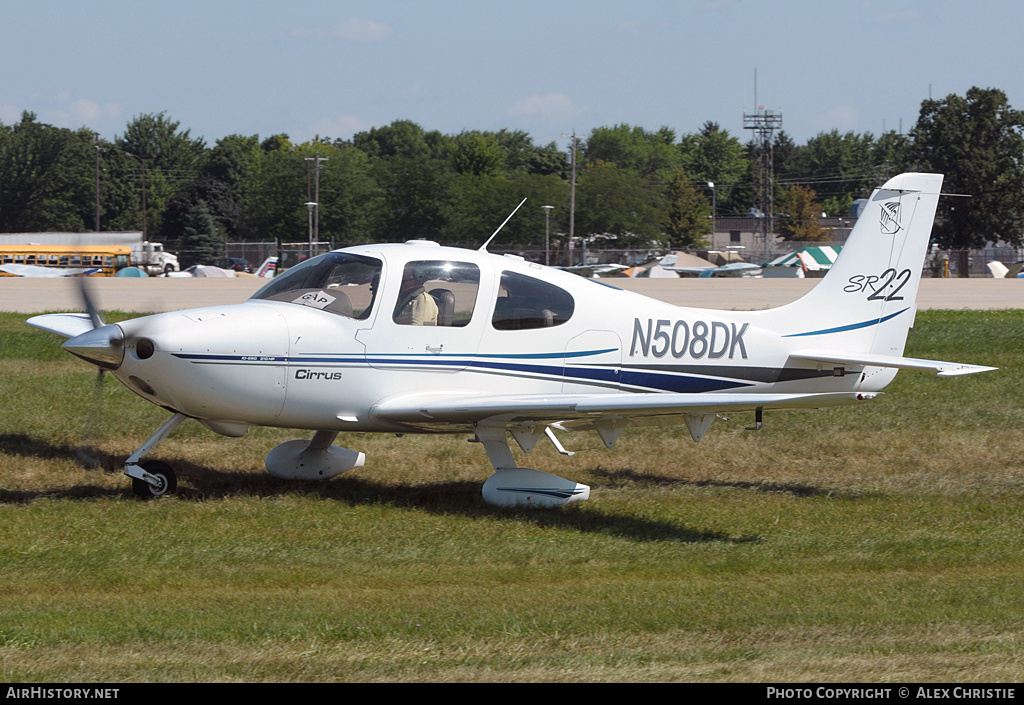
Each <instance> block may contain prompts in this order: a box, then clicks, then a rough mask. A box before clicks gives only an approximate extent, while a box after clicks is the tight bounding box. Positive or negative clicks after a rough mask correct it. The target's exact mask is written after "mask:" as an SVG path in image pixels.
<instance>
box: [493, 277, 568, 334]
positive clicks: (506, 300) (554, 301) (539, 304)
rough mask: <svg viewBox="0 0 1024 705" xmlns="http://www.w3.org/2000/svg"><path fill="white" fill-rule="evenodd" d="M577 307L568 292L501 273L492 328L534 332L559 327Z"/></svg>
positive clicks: (545, 283)
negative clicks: (537, 329) (538, 329)
mask: <svg viewBox="0 0 1024 705" xmlns="http://www.w3.org/2000/svg"><path fill="white" fill-rule="evenodd" d="M575 307H576V302H575V301H573V298H572V296H571V295H570V294H569V292H567V291H565V290H563V289H560V288H558V287H557V286H555V285H553V284H548V283H547V282H545V281H541V280H540V279H534V278H533V277H528V276H525V275H523V274H516V273H515V272H502V274H501V285H500V288H499V289H498V299H497V301H496V302H495V304H494V316H492V317H491V325H493V326H494V328H495V329H497V330H532V329H534V328H550V327H552V326H559V325H561V324H563V323H565V322H566V321H568V320H569V319H570V318H571V317H572V312H573V310H574V309H575Z"/></svg>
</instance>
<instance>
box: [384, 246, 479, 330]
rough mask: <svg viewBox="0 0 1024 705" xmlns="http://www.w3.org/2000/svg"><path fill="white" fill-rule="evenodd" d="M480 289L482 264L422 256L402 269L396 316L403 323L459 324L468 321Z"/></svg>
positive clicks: (453, 326) (406, 324) (397, 320)
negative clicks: (419, 259)
mask: <svg viewBox="0 0 1024 705" xmlns="http://www.w3.org/2000/svg"><path fill="white" fill-rule="evenodd" d="M479 289H480V268H479V267H477V266H476V265H475V264H470V263H469V262H451V261H446V260H423V261H416V262H409V263H408V264H407V265H406V266H405V269H404V270H402V285H401V288H400V290H399V292H398V301H397V302H396V303H395V310H394V314H393V318H394V321H395V323H398V324H399V325H403V326H443V327H452V328H458V327H461V326H465V325H468V324H469V321H470V320H471V319H472V318H473V308H474V307H475V306H476V295H477V291H479Z"/></svg>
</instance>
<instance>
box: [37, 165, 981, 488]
mask: <svg viewBox="0 0 1024 705" xmlns="http://www.w3.org/2000/svg"><path fill="white" fill-rule="evenodd" d="M941 185H942V176H941V175H937V174H903V175H900V176H897V177H895V178H893V179H891V180H890V181H889V182H888V183H886V184H885V185H884V186H882V187H881V188H879V189H877V190H876V191H875V192H874V194H873V195H872V196H871V198H870V202H869V205H868V206H867V208H866V209H865V211H864V213H863V214H862V215H861V217H860V219H859V220H858V221H857V225H856V227H855V229H854V230H853V232H852V233H851V235H850V237H849V239H848V241H847V243H846V246H845V247H844V248H843V251H842V254H841V256H840V257H839V259H838V261H837V262H836V263H835V266H834V267H833V268H832V270H831V271H830V272H829V273H828V275H827V276H826V277H825V278H824V279H822V281H821V282H820V283H819V284H818V286H817V287H816V288H815V289H814V290H813V291H811V292H810V293H808V294H807V295H806V296H804V297H803V298H801V299H799V300H798V301H796V302H794V303H791V304H788V305H786V306H782V307H780V308H776V309H770V310H763V311H717V310H702V309H692V308H684V307H679V306H673V305H671V304H667V303H663V302H660V301H656V300H653V299H649V298H646V297H644V296H641V295H638V294H635V293H631V292H627V291H622V290H620V289H617V288H615V287H612V286H608V285H606V284H602V283H600V282H599V281H594V280H588V279H583V278H581V277H578V276H576V275H574V274H570V273H567V272H562V271H558V270H555V269H551V268H548V267H543V266H540V265H537V264H531V263H530V262H527V261H524V260H522V259H520V258H517V257H509V256H498V255H492V254H489V253H488V252H486V244H485V245H484V246H483V247H481V248H480V250H477V251H469V250H464V249H455V248H448V247H440V246H438V245H437V244H435V243H431V242H423V241H419V242H408V243H406V244H404V245H363V246H359V247H351V248H347V249H344V250H337V251H334V252H330V253H326V254H323V255H320V256H318V257H314V258H312V259H310V260H308V261H306V262H304V263H302V264H301V265H299V266H297V267H294V268H292V269H290V270H288V271H286V272H285V273H283V274H282V275H280V276H278V277H277V278H276V279H274V280H273V281H272V282H270V283H269V284H267V285H266V286H264V287H263V288H262V289H260V290H259V291H258V292H257V293H256V294H255V295H254V296H253V297H252V298H251V299H249V300H248V301H246V302H245V303H241V304H235V305H226V306H215V307H210V308H200V309H192V310H185V311H178V312H174V313H162V314H158V315H153V316H145V317H141V318H136V319H133V320H128V321H125V322H123V323H117V324H110V325H104V323H103V321H102V320H101V319H100V317H99V314H98V313H97V311H96V310H95V306H93V305H91V304H90V303H89V301H88V298H87V299H86V307H87V309H88V310H89V313H88V314H87V315H83V314H50V315H43V316H38V317H35V318H32V319H31V320H29V321H28V323H29V324H30V325H33V326H36V327H38V328H42V329H44V330H49V331H53V332H55V333H59V334H62V335H64V336H67V337H69V338H70V340H68V341H66V342H65V343H64V345H63V347H64V348H65V349H66V350H68V351H69V352H71V353H73V354H74V355H77V356H78V357H81V358H83V359H85V360H87V361H89V362H91V363H93V364H95V365H97V366H98V367H100V368H101V369H103V370H109V371H110V372H111V373H112V374H113V375H114V376H115V377H117V378H118V379H119V380H120V381H121V382H122V383H123V384H124V385H125V386H127V387H128V388H129V389H131V390H132V391H133V392H135V393H136V394H138V395H139V396H141V397H142V398H143V399H146V400H147V401H150V402H152V403H154V404H157V405H159V406H161V407H163V408H165V409H167V411H168V412H170V413H171V417H170V419H169V420H168V421H167V422H166V423H165V424H164V425H163V426H162V427H161V428H160V429H159V430H158V431H157V432H156V433H154V434H153V435H152V436H151V437H150V438H149V439H148V440H147V441H146V442H145V443H143V444H142V446H140V447H139V449H138V450H137V451H135V452H134V453H132V454H131V456H130V457H129V458H128V459H127V460H126V464H125V474H127V475H128V476H130V477H131V478H132V485H133V489H134V490H135V492H136V493H137V494H139V495H140V496H157V495H162V494H164V493H167V492H171V491H173V490H175V488H176V484H177V483H176V479H175V475H174V473H173V471H172V470H171V469H170V467H169V466H168V465H166V464H165V463H162V462H159V461H147V462H143V458H144V457H145V456H147V455H148V454H149V453H150V452H151V451H152V450H153V449H154V448H155V447H156V445H157V444H158V443H160V441H161V440H163V439H164V438H165V437H166V436H167V435H168V434H169V433H171V432H172V431H173V430H174V429H175V428H176V427H177V426H178V425H179V424H180V423H181V422H182V421H184V420H185V419H187V418H194V419H197V420H198V421H199V422H200V423H202V424H203V425H205V426H206V427H207V428H209V429H210V430H212V431H215V432H217V433H220V434H223V435H226V436H241V435H243V434H244V433H245V432H246V429H247V428H248V427H249V426H278V427H286V428H295V429H309V430H313V431H315V435H314V436H313V438H312V439H310V440H293V441H288V442H285V443H282V444H281V445H279V446H277V447H276V448H274V449H273V450H272V451H271V452H270V453H269V454H268V455H267V458H266V467H267V470H268V471H269V472H270V474H271V475H273V476H274V477H278V478H286V479H297V480H321V479H324V478H329V477H332V476H335V475H338V474H340V473H343V472H345V471H347V470H351V469H353V468H356V467H360V466H362V465H363V461H364V456H363V454H362V453H359V452H356V451H352V450H347V449H344V448H339V447H336V446H334V445H333V442H334V440H335V438H336V437H337V435H338V434H339V433H344V432H346V431H378V432H388V433H397V434H405V433H467V434H472V435H473V436H475V439H476V440H478V441H479V442H480V443H481V444H482V445H483V447H484V449H485V450H486V452H487V456H488V458H489V459H490V461H491V464H492V465H493V466H494V470H495V473H494V474H493V475H492V476H491V477H490V478H489V479H488V480H487V481H486V482H485V483H484V485H483V497H484V499H485V500H486V501H487V502H488V503H491V504H495V505H516V504H530V505H542V506H557V505H562V504H566V503H569V502H575V501H579V500H582V499H586V498H587V497H588V496H589V493H590V488H589V487H587V486H586V485H581V484H577V483H576V482H573V481H571V480H565V479H563V478H559V477H556V476H554V475H551V474H548V473H545V472H541V471H539V470H531V469H525V468H518V467H517V466H516V462H515V460H514V458H513V455H512V452H511V451H510V449H509V438H508V434H509V432H511V435H512V437H513V438H514V439H515V440H516V441H517V442H518V443H519V445H520V447H521V448H522V449H523V451H525V452H527V453H528V452H529V451H530V450H531V449H532V448H533V447H534V445H535V444H536V443H537V441H538V440H540V439H541V438H542V437H544V436H547V437H548V438H549V439H550V440H551V442H552V443H553V444H554V445H555V447H556V448H557V449H558V450H559V451H560V452H563V453H567V451H565V450H564V448H563V447H562V445H561V444H560V443H559V440H558V439H557V438H556V436H555V434H554V430H559V431H561V430H573V429H582V428H586V429H593V430H595V431H596V432H597V433H598V435H599V436H600V437H601V439H602V440H603V441H604V443H605V444H606V445H607V446H608V447H611V446H613V445H614V444H615V442H616V440H617V439H618V437H619V435H620V434H621V433H622V431H623V429H625V428H626V426H627V424H629V423H630V421H631V420H634V419H638V418H641V417H654V416H667V415H677V416H682V418H683V421H684V422H685V423H686V426H687V428H688V429H689V431H690V434H691V435H692V437H693V439H694V441H699V440H700V439H701V437H702V436H703V435H704V433H705V432H706V431H707V430H708V427H709V426H710V425H711V423H712V421H713V420H714V419H715V418H716V415H718V414H720V413H723V412H735V411H753V412H755V414H756V416H755V418H756V421H757V426H758V427H760V425H761V420H762V412H763V410H765V409H811V408H818V407H828V406H837V405H843V404H856V403H859V402H864V401H867V400H870V399H873V398H874V397H876V396H878V393H879V392H880V391H881V390H882V388H883V387H885V386H886V384H888V383H889V382H890V381H891V380H892V379H893V378H894V377H895V375H896V372H897V371H898V370H899V369H923V370H934V371H936V372H938V374H939V375H940V376H950V375H962V374H971V373H974V372H982V371H985V370H991V369H995V368H991V367H981V366H976V365H963V364H957V363H952V362H939V361H931V360H918V359H911V358H906V357H903V349H904V343H905V342H906V339H907V333H908V330H909V329H910V327H911V325H912V324H913V322H914V315H915V312H916V304H915V298H916V295H917V290H918V284H919V281H920V278H921V271H922V267H923V263H924V256H925V250H926V248H927V246H928V238H929V235H930V231H931V227H932V220H933V218H934V214H935V208H936V204H937V202H938V198H939V189H940V187H941ZM506 222H507V221H506ZM499 230H500V228H499ZM496 232H497V231H496ZM492 238H493V235H492Z"/></svg>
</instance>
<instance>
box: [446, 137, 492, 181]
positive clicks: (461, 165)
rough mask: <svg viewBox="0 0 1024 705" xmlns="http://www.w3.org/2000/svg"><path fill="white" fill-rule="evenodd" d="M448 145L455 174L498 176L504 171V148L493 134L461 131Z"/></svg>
mask: <svg viewBox="0 0 1024 705" xmlns="http://www.w3.org/2000/svg"><path fill="white" fill-rule="evenodd" d="M450 145H451V146H450V156H449V161H450V163H451V165H452V168H453V169H454V170H455V172H456V173H457V174H472V175H474V176H484V175H488V176H498V175H500V174H502V173H504V171H505V150H504V148H503V147H502V146H501V144H500V143H499V142H498V140H497V138H496V137H495V136H494V135H491V134H485V133H481V132H463V133H461V134H459V135H456V136H455V137H454V138H453V139H452V140H451V142H450Z"/></svg>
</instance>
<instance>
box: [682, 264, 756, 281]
mask: <svg viewBox="0 0 1024 705" xmlns="http://www.w3.org/2000/svg"><path fill="white" fill-rule="evenodd" d="M665 269H667V270H668V271H670V272H679V273H681V274H690V275H696V276H697V277H699V278H701V279H710V278H711V277H759V276H761V267H759V266H758V265H756V264H751V263H750V262H730V263H729V264H723V265H721V266H719V267H665Z"/></svg>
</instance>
